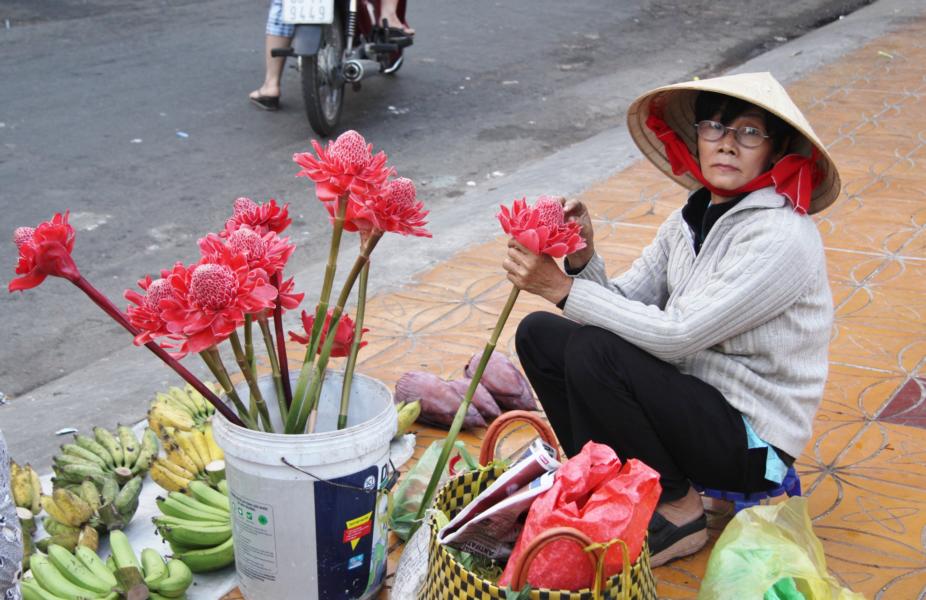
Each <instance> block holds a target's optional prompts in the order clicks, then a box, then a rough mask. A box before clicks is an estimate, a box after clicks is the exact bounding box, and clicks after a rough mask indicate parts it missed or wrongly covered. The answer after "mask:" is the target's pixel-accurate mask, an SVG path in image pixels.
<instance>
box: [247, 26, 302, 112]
mask: <svg viewBox="0 0 926 600" xmlns="http://www.w3.org/2000/svg"><path fill="white" fill-rule="evenodd" d="M291 43H292V38H289V37H283V36H278V35H268V36H267V38H266V42H265V43H264V67H265V69H264V82H263V83H262V84H261V86H260V87H259V88H257V89H256V90H254V91H253V92H251V94H250V97H251V98H254V99H256V98H258V97H264V98H279V97H280V79H281V78H282V76H283V66H284V65H285V64H286V58H285V57H283V56H280V57H275V56H271V55H270V51H271V50H273V49H274V48H289V46H290V44H291Z"/></svg>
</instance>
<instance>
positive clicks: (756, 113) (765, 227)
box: [504, 73, 840, 566]
mask: <svg viewBox="0 0 926 600" xmlns="http://www.w3.org/2000/svg"><path fill="white" fill-rule="evenodd" d="M628 124H629V128H630V133H631V135H632V136H633V138H634V141H635V142H636V143H637V145H638V146H639V147H640V149H641V150H642V151H643V153H644V154H645V155H646V156H647V157H648V158H649V159H650V161H652V162H653V163H654V164H655V165H656V166H657V167H659V168H660V169H661V170H662V171H663V172H664V173H666V175H668V176H669V177H671V178H672V179H674V180H675V181H677V182H679V183H681V184H682V185H684V186H686V187H688V188H690V189H693V190H695V191H694V192H693V193H692V194H691V195H690V196H689V197H688V201H687V203H686V204H685V206H684V207H683V208H681V209H678V210H676V211H674V212H673V213H672V214H671V215H670V216H669V217H668V219H666V221H665V222H664V223H663V224H662V226H661V227H660V228H659V230H658V232H657V233H656V237H655V239H654V240H653V242H652V243H651V244H650V245H649V246H647V247H646V249H644V250H643V254H642V255H641V256H640V257H639V258H638V259H637V260H636V261H635V262H634V263H633V265H632V266H631V267H630V269H629V270H628V271H627V272H626V273H624V274H622V275H620V276H618V277H617V278H615V279H609V278H608V277H607V275H606V271H605V265H604V262H603V260H602V258H601V257H600V256H599V255H597V254H596V253H595V250H594V244H593V235H592V223H591V219H590V217H589V213H588V211H587V209H586V207H585V206H583V205H582V203H579V202H576V201H568V202H565V212H566V216H567V218H570V219H573V220H576V221H578V222H579V223H581V225H582V228H583V235H584V237H585V240H586V242H587V243H588V246H587V247H586V248H585V249H583V250H581V251H579V252H577V253H575V254H573V255H570V256H567V257H566V265H565V266H566V272H565V273H564V272H563V271H562V270H560V268H559V266H558V265H557V264H556V263H555V262H554V261H553V260H552V259H551V258H550V257H547V256H536V255H534V254H531V253H530V252H529V251H527V250H526V249H525V248H524V247H522V246H520V245H519V244H518V243H517V242H511V243H510V244H509V246H510V247H509V251H508V258H507V259H506V260H505V263H504V268H505V269H506V271H507V272H508V279H509V280H510V281H511V282H512V283H514V284H515V285H517V286H518V287H519V288H521V289H523V290H526V291H528V292H531V293H534V294H537V295H540V296H542V297H544V298H546V299H547V300H549V301H550V302H552V303H556V304H557V305H558V306H559V307H560V308H562V310H563V315H564V317H565V318H563V317H560V316H557V315H554V314H551V313H547V312H538V313H533V314H531V315H529V316H528V317H526V318H525V319H524V320H523V321H522V322H521V324H520V326H519V327H518V331H517V338H516V343H517V351H518V355H519V357H520V359H521V364H522V365H523V367H524V370H525V372H526V374H527V376H528V378H529V379H530V381H531V384H532V385H533V387H534V390H535V391H536V392H537V396H538V397H539V399H540V402H541V404H542V405H543V408H544V410H545V411H546V414H547V416H548V417H549V419H550V422H551V423H552V425H553V428H554V430H555V431H556V434H557V437H558V438H559V441H560V444H561V445H562V446H563V449H564V450H565V452H566V454H567V455H569V456H572V455H574V454H576V453H577V452H578V451H579V450H580V449H581V448H582V446H583V445H584V444H585V443H586V442H587V441H589V440H594V441H596V442H601V443H606V444H608V445H610V446H611V447H613V448H614V450H615V451H616V452H617V453H618V455H619V456H620V457H621V458H623V459H626V458H632V457H633V458H639V459H641V460H643V461H644V462H646V463H647V464H648V465H650V466H651V467H653V468H654V469H656V470H657V471H658V472H659V473H660V475H661V483H662V487H663V492H662V496H661V498H660V504H659V506H658V507H657V510H656V513H655V514H654V516H653V519H652V521H651V523H650V527H649V533H650V536H649V543H650V548H651V550H652V552H653V564H654V565H655V566H658V565H661V564H663V563H665V562H667V561H669V560H672V559H674V558H677V557H680V556H685V555H688V554H691V553H693V552H696V551H697V550H698V549H700V548H701V547H702V546H703V545H704V544H705V543H706V542H707V531H706V519H705V516H704V509H703V507H702V504H701V499H700V497H699V495H698V494H697V492H696V491H695V490H694V489H693V488H692V487H691V485H690V482H692V481H694V482H697V483H700V484H702V485H705V486H708V487H712V488H719V489H725V490H733V491H740V492H754V491H759V490H765V489H769V488H771V487H774V486H775V485H776V484H779V483H780V482H781V481H782V479H783V478H784V475H785V472H786V471H787V469H788V467H790V466H791V464H792V463H793V462H794V457H796V456H799V455H800V454H801V452H802V451H803V449H804V446H805V445H806V444H807V442H808V440H809V439H810V436H811V430H812V426H813V419H814V415H815V413H816V411H817V407H818V406H819V404H820V400H821V398H822V394H823V385H824V382H825V379H826V372H827V351H828V345H829V337H830V328H831V325H832V321H833V306H832V296H831V294H830V289H829V284H828V280H827V274H826V261H825V257H824V253H823V244H822V242H821V240H820V235H819V233H818V231H817V227H816V224H815V223H814V221H813V220H812V219H811V218H810V217H808V216H807V213H815V212H818V211H820V210H822V209H824V208H826V207H827V206H828V205H830V204H831V203H832V202H833V201H834V200H835V198H836V196H837V195H838V193H839V189H840V184H839V177H838V174H837V172H836V168H835V165H834V164H833V162H832V160H831V159H830V158H829V156H828V154H827V152H826V150H825V149H824V147H823V145H822V144H821V143H820V141H819V140H818V139H817V137H816V135H815V134H814V133H813V130H812V129H811V128H810V125H809V124H808V123H807V121H806V119H805V118H804V116H803V115H802V114H801V113H800V111H799V110H798V109H797V107H796V106H795V105H794V103H793V102H792V101H791V99H790V98H789V97H788V95H787V92H785V90H784V88H782V87H781V85H780V84H779V83H778V82H777V81H776V80H775V79H774V78H772V76H771V75H769V74H768V73H762V74H745V75H735V76H730V77H721V78H717V79H710V80H704V81H694V82H690V83H684V84H678V85H674V86H668V87H665V88H659V89H657V90H654V91H652V92H650V93H648V94H645V95H644V96H642V97H640V98H639V99H638V100H636V101H635V102H634V103H633V104H632V105H631V107H630V110H629V111H628Z"/></svg>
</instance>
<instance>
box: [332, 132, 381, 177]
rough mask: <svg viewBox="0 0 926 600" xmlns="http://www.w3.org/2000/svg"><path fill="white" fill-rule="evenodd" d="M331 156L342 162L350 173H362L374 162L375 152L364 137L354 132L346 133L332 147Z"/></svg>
mask: <svg viewBox="0 0 926 600" xmlns="http://www.w3.org/2000/svg"><path fill="white" fill-rule="evenodd" d="M329 154H330V156H331V157H332V158H335V159H337V160H339V161H341V164H342V165H344V166H345V167H346V168H347V170H348V171H360V170H362V169H363V168H364V167H366V166H367V165H368V164H370V161H371V160H373V152H372V151H371V149H370V146H368V145H367V141H366V140H365V139H363V136H362V135H360V134H359V133H357V132H356V131H354V130H353V129H352V130H350V131H345V132H344V133H342V134H341V135H339V136H338V139H336V140H335V141H334V143H333V144H332V145H331V150H329Z"/></svg>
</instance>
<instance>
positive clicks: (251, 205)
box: [232, 196, 257, 217]
mask: <svg viewBox="0 0 926 600" xmlns="http://www.w3.org/2000/svg"><path fill="white" fill-rule="evenodd" d="M255 210H257V203H256V202H254V201H253V200H251V199H250V198H245V197H243V196H242V197H241V198H236V199H235V204H234V208H233V209H232V216H233V217H241V216H244V215H249V214H251V213H252V212H254V211H255Z"/></svg>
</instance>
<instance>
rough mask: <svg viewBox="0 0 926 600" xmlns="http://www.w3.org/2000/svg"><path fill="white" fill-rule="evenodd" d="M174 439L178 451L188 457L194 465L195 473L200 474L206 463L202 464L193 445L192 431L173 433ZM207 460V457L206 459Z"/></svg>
mask: <svg viewBox="0 0 926 600" xmlns="http://www.w3.org/2000/svg"><path fill="white" fill-rule="evenodd" d="M174 439H175V440H177V445H178V446H180V449H181V450H183V453H184V454H186V455H187V457H189V459H190V460H191V461H193V464H195V465H196V471H197V472H202V470H203V469H205V468H206V463H205V462H203V459H202V457H201V456H200V455H199V452H197V450H196V447H195V446H194V445H193V432H192V431H177V432H176V433H174ZM207 458H208V457H207Z"/></svg>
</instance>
